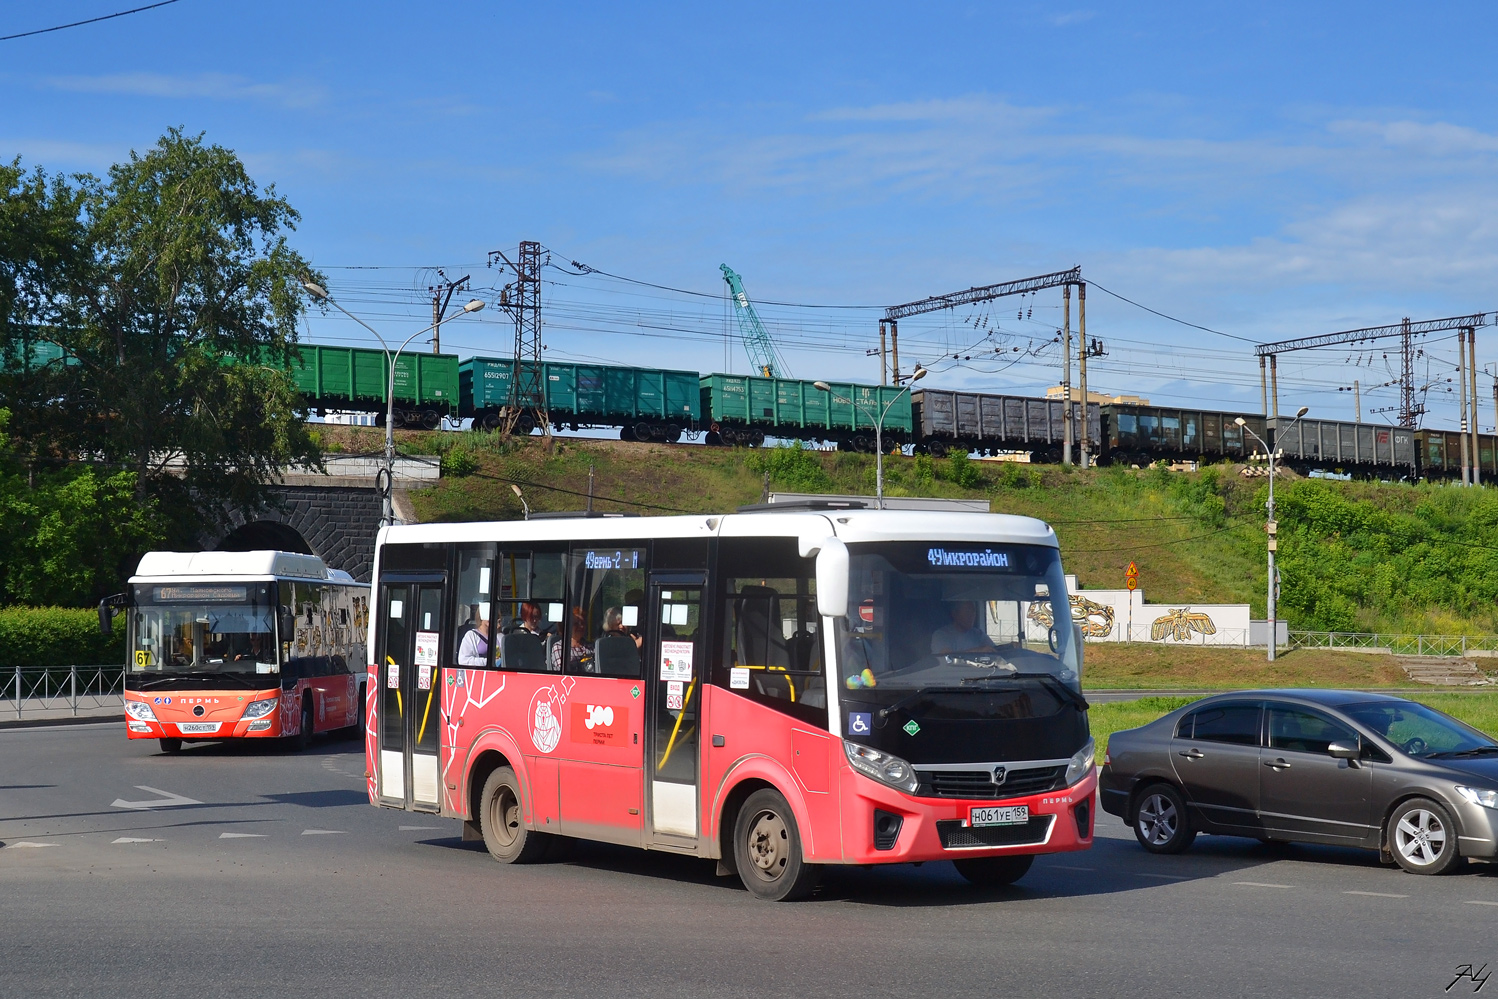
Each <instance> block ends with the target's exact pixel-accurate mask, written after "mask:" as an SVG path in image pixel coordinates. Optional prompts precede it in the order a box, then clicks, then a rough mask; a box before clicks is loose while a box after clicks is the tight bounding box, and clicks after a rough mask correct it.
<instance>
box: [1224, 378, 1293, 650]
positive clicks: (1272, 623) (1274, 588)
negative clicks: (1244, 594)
mask: <svg viewBox="0 0 1498 999" xmlns="http://www.w3.org/2000/svg"><path fill="white" fill-rule="evenodd" d="M1308 412H1310V407H1309V406H1302V407H1300V411H1299V412H1298V413H1296V414H1295V419H1293V420H1291V421H1290V426H1288V427H1286V428H1285V429H1284V430H1283V431H1280V432H1278V433H1276V434H1275V437H1276V439H1278V438H1282V437H1284V436H1285V435H1286V434H1287V433H1288V432H1289V431H1290V429H1291V427H1294V426H1295V424H1297V423H1299V422H1300V420H1301V417H1303V416H1305V415H1306V413H1308ZM1233 422H1234V423H1236V424H1238V426H1240V427H1242V428H1243V432H1244V433H1246V434H1248V435H1249V436H1250V437H1252V438H1253V439H1254V440H1256V441H1258V442H1259V444H1260V446H1262V447H1263V448H1264V453H1265V454H1266V455H1267V456H1268V458H1269V501H1268V502H1267V503H1265V504H1264V509H1265V510H1266V511H1268V514H1267V519H1266V520H1265V522H1264V530H1265V533H1267V534H1268V536H1269V543H1268V549H1269V587H1268V599H1267V606H1266V610H1267V611H1268V614H1266V615H1265V616H1266V617H1267V618H1268V621H1266V622H1265V623H1266V624H1268V625H1269V641H1268V646H1269V661H1270V662H1274V652H1275V646H1276V645H1278V644H1279V621H1278V620H1277V619H1276V617H1275V604H1276V602H1277V600H1278V598H1279V577H1278V575H1277V570H1276V569H1275V565H1274V555H1275V550H1276V549H1277V548H1278V547H1279V523H1278V522H1277V521H1276V520H1275V519H1274V472H1275V460H1276V457H1277V455H1276V454H1275V452H1274V449H1273V448H1271V447H1270V446H1269V444H1268V442H1266V441H1265V440H1264V438H1262V437H1260V436H1259V435H1258V434H1256V433H1254V432H1253V428H1252V427H1250V426H1249V425H1248V421H1246V420H1244V419H1243V417H1241V416H1239V417H1236V418H1234V420H1233Z"/></svg>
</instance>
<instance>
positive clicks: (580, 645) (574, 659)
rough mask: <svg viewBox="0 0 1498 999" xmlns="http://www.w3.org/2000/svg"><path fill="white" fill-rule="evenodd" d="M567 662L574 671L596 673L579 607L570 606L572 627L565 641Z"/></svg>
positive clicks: (591, 650)
mask: <svg viewBox="0 0 1498 999" xmlns="http://www.w3.org/2000/svg"><path fill="white" fill-rule="evenodd" d="M567 664H568V665H569V666H570V667H571V668H572V670H574V671H576V672H582V673H596V672H598V670H597V667H596V663H595V662H594V660H593V649H592V647H591V646H589V645H588V638H587V626H586V625H585V624H584V623H583V610H582V608H581V607H574V608H572V627H571V629H570V632H569V638H568V641H567Z"/></svg>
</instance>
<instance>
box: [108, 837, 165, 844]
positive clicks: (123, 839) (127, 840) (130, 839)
mask: <svg viewBox="0 0 1498 999" xmlns="http://www.w3.org/2000/svg"><path fill="white" fill-rule="evenodd" d="M109 842H110V843H111V844H114V843H165V842H166V840H164V839H139V838H137V837H135V836H121V837H120V838H119V839H112V840H110V841H109Z"/></svg>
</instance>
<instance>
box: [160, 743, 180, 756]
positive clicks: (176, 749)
mask: <svg viewBox="0 0 1498 999" xmlns="http://www.w3.org/2000/svg"><path fill="white" fill-rule="evenodd" d="M157 741H159V742H160V743H161V751H162V752H163V753H166V754H167V755H168V756H176V755H177V754H178V753H180V752H182V740H181V739H159V740H157Z"/></svg>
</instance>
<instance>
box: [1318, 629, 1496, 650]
mask: <svg viewBox="0 0 1498 999" xmlns="http://www.w3.org/2000/svg"><path fill="white" fill-rule="evenodd" d="M1290 647H1291V648H1296V649H1362V650H1364V651H1368V652H1390V653H1393V654H1394V655H1397V656H1465V655H1468V654H1469V653H1472V652H1493V653H1498V635H1384V634H1375V633H1369V632H1350V631H1291V632H1290Z"/></svg>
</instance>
